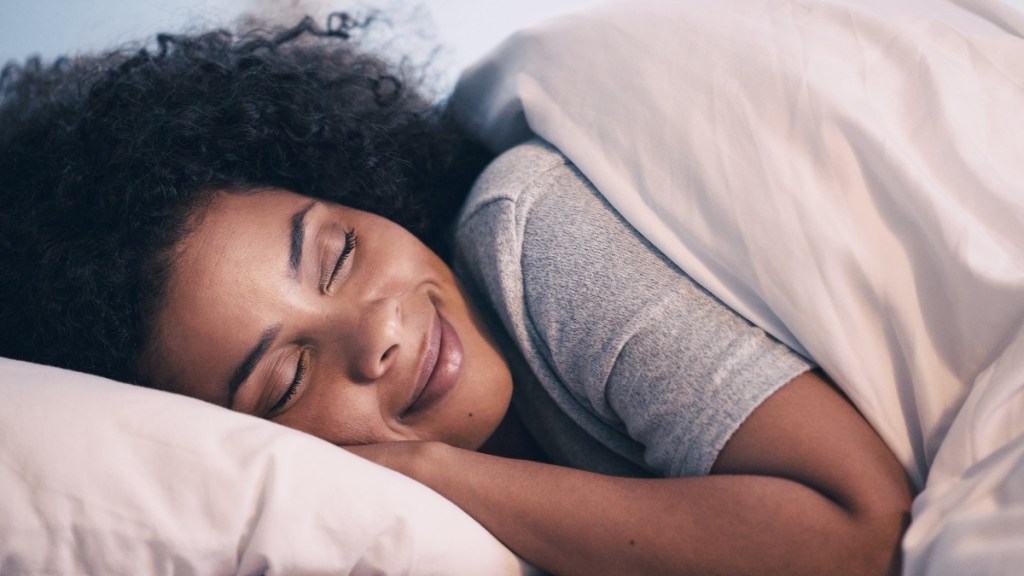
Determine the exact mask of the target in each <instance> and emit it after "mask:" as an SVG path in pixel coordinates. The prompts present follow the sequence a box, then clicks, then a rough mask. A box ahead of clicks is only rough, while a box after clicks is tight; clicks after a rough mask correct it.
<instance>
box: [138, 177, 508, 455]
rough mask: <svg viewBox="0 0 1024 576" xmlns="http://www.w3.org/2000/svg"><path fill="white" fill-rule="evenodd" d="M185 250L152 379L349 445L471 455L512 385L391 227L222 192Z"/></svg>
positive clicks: (453, 299) (472, 324) (463, 312)
mask: <svg viewBox="0 0 1024 576" xmlns="http://www.w3.org/2000/svg"><path fill="white" fill-rule="evenodd" d="M194 223H195V227H194V229H193V231H192V232H190V233H189V235H188V236H187V237H186V238H185V239H184V240H183V241H182V242H181V244H179V246H178V253H177V259H176V261H175V263H174V266H173V269H172V274H171V278H170V282H169V285H168V295H167V301H166V306H165V307H164V309H163V310H162V311H161V313H160V314H159V316H158V318H157V326H156V331H155V338H154V343H155V346H154V347H153V348H152V349H153V350H156V351H157V353H156V354H152V353H151V354H150V356H151V357H152V360H151V361H150V362H148V363H147V368H146V370H145V371H147V372H149V374H147V375H148V376H150V378H149V379H150V380H155V384H156V385H158V386H161V387H164V388H168V389H171V390H173V391H175V392H180V393H184V394H187V395H189V396H194V397H197V398H201V399H203V400H207V401H210V402H213V403H216V404H220V405H222V406H227V407H230V408H232V409H234V410H238V411H241V412H245V413H248V414H254V415H257V416H261V417H265V418H269V419H271V420H274V421H275V422H279V423H281V424H284V425H286V426H290V427H293V428H297V429H299V430H303V431H306V432H309V433H311V434H314V435H316V436H319V437H321V438H324V439H325V440H328V441H330V442H334V443H335V444H340V445H351V444H365V443H373V442H384V441H393V440H439V441H442V442H446V443H449V444H452V445H455V446H460V447H464V448H470V449H476V448H479V447H480V445H481V444H482V443H483V442H484V441H485V440H486V439H487V438H488V437H489V436H490V435H491V433H492V432H493V431H494V430H495V428H496V427H497V425H498V423H499V422H500V421H501V419H502V417H503V416H504V415H505V412H506V410H507V409H508V404H509V399H510V396H511V390H512V380H511V375H510V374H509V370H508V367H507V364H506V362H505V360H504V359H503V357H502V356H501V354H500V353H499V352H498V348H497V347H496V345H495V343H494V342H493V341H492V339H491V338H490V337H489V335H488V334H487V333H486V332H485V330H484V327H483V324H482V323H481V321H480V320H479V319H478V317H477V316H476V315H475V313H474V311H473V309H472V307H471V305H470V303H469V302H468V300H467V299H466V297H465V295H464V294H463V292H462V291H461V289H460V287H459V285H458V283H457V282H456V280H455V277H454V276H453V274H452V272H451V270H450V269H449V268H448V266H446V265H445V264H444V262H442V261H441V259H440V258H438V257H437V256H436V255H435V254H434V253H433V252H432V251H431V250H430V249H428V248H427V247H426V246H424V245H423V244H422V243H421V242H420V241H419V240H418V239H417V238H416V237H414V236H413V235H412V234H410V233H409V232H407V231H406V230H405V229H403V228H402V227H400V226H398V225H397V224H395V223H393V222H391V221H389V220H386V219H384V218H381V217H378V216H375V215H373V214H369V213H366V212H361V211H359V210H354V209H351V208H346V207H344V206H339V205H336V204H330V203H327V202H323V201H316V200H312V199H310V198H307V197H305V196H300V195H298V194H294V193H291V192H287V191H284V190H268V191H261V192H256V193H250V194H244V195H243V194H231V193H218V194H217V195H216V196H215V198H214V200H213V201H212V203H211V204H210V206H209V207H208V208H207V209H205V210H203V211H202V213H201V215H200V216H199V217H198V218H196V219H195V221H194Z"/></svg>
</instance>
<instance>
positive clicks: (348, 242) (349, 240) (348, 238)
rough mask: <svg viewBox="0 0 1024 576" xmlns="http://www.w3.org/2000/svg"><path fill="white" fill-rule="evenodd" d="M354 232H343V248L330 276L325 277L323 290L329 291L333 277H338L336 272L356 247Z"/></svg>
mask: <svg viewBox="0 0 1024 576" xmlns="http://www.w3.org/2000/svg"><path fill="white" fill-rule="evenodd" d="M356 240H357V238H356V231H355V230H346V231H345V247H344V248H342V250H341V254H340V255H339V256H338V261H337V262H335V264H334V269H332V270H331V274H330V276H328V277H327V283H326V284H325V285H324V290H325V291H327V290H330V289H331V285H332V284H333V283H334V278H335V276H337V275H338V270H341V267H342V266H344V265H345V261H346V260H348V257H349V255H350V254H351V253H352V251H353V250H355V247H356Z"/></svg>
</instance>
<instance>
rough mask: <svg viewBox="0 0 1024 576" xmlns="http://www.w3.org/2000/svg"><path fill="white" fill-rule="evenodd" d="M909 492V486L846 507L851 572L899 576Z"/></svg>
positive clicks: (908, 514)
mask: <svg viewBox="0 0 1024 576" xmlns="http://www.w3.org/2000/svg"><path fill="white" fill-rule="evenodd" d="M911 503H912V493H911V491H910V490H909V486H908V489H907V490H905V491H899V493H896V494H890V495H888V496H887V497H881V498H880V497H879V495H874V498H873V501H872V502H868V503H866V504H861V505H858V506H856V507H854V508H852V509H848V514H849V518H850V522H851V528H852V535H851V536H852V537H851V538H850V540H849V542H848V545H849V548H848V550H849V558H848V563H847V566H850V567H851V568H852V569H851V570H850V571H849V572H850V573H851V574H865V575H868V574H877V575H879V576H882V575H884V576H898V575H899V574H900V573H901V569H902V542H903V536H904V534H905V533H906V530H907V526H908V525H909V523H910V508H911Z"/></svg>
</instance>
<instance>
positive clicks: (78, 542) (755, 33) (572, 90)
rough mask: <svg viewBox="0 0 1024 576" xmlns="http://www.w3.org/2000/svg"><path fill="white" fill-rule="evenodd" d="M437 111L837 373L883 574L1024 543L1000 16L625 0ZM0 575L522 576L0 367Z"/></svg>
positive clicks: (233, 423)
mask: <svg viewBox="0 0 1024 576" xmlns="http://www.w3.org/2000/svg"><path fill="white" fill-rule="evenodd" d="M452 106H453V107H454V108H455V109H456V110H457V111H458V113H459V114H460V115H461V117H462V118H463V119H464V120H465V121H466V123H467V124H468V125H469V126H471V127H472V128H473V129H474V130H475V131H476V133H477V134H478V135H479V136H481V137H482V138H484V139H485V140H487V141H488V143H489V144H490V145H491V146H492V147H493V148H494V149H495V150H496V151H500V150H503V149H507V148H509V147H511V146H513V145H515V144H516V143H518V142H520V141H523V140H525V139H527V138H530V137H533V136H534V135H536V136H540V137H541V138H544V139H545V140H547V141H549V142H551V143H552V144H554V145H555V146H557V147H558V148H559V149H560V150H562V151H563V152H564V153H565V154H566V155H567V156H568V157H569V158H570V159H571V160H572V161H573V162H574V163H575V164H576V165H577V166H579V168H580V169H581V170H582V171H583V173H584V174H585V175H586V176H587V177H588V178H589V179H590V180H591V181H593V182H594V183H595V185H596V186H597V187H598V188H599V190H600V191H601V192H602V194H604V195H605V196H606V197H607V198H608V199H609V201H610V202H611V203H612V204H613V205H614V206H615V207H616V208H617V209H618V210H619V211H620V212H621V213H622V214H623V215H624V216H625V217H626V218H627V219H628V220H629V221H630V222H631V223H632V224H633V225H634V226H635V227H636V228H637V229H638V230H640V231H641V232H642V233H643V234H644V235H645V236H647V237H648V238H649V239H650V240H651V241H652V242H653V243H655V244H656V245H657V246H658V247H659V248H660V249H661V250H662V251H663V252H664V253H665V254H666V255H668V256H669V257H670V258H672V259H673V260H674V261H675V262H676V263H677V264H678V265H679V266H680V267H682V268H683V269H684V270H686V271H687V272H688V273H689V274H690V275H691V276H693V277H694V278H695V279H697V280H698V281H699V282H700V283H702V284H703V285H704V286H705V287H706V288H708V289H709V290H710V291H712V292H713V293H714V294H716V295H717V296H718V297H719V298H720V299H722V300H723V301H725V302H726V303H727V304H729V305H730V306H732V307H733V308H735V309H736V310H737V311H739V312H740V313H742V314H743V315H745V316H746V317H747V318H749V319H750V320H751V321H753V322H755V323H757V324H759V325H761V326H762V327H764V328H765V329H766V330H768V331H769V332H771V333H772V334H774V335H775V336H776V337H778V338H779V339H781V340H783V341H784V342H786V343H788V344H789V345H791V346H792V347H794V348H795V349H796V350H798V351H799V352H801V353H802V354H804V355H806V356H808V357H809V358H812V359H813V360H814V361H815V362H816V363H818V364H819V365H820V366H821V367H822V368H823V369H824V370H825V371H826V372H827V373H828V374H829V375H830V376H831V377H832V378H833V379H834V380H835V381H836V382H837V384H838V385H839V386H841V387H842V389H843V390H844V391H845V392H846V394H847V395H848V396H849V397H850V398H851V400H852V401H853V402H854V403H855V404H856V405H857V407H858V408H859V409H860V410H861V412H862V413H864V414H865V416H866V417H867V418H868V419H869V421H870V422H871V423H872V424H873V425H874V426H875V428H876V429H877V430H878V431H879V434H880V435H881V436H882V437H883V439H884V440H885V441H886V442H887V443H888V444H889V446H890V447H891V448H892V449H893V451H894V452H895V453H896V454H897V456H898V457H899V458H900V460H901V462H902V463H903V465H904V467H905V469H906V470H907V473H908V474H909V475H910V477H911V478H912V479H913V480H914V482H915V483H916V484H917V486H918V487H919V488H920V489H921V494H920V495H919V496H918V497H917V499H916V500H915V503H914V508H913V518H912V522H911V525H910V528H909V531H908V533H907V535H906V537H905V539H904V553H905V566H904V572H905V574H907V575H919V574H920V575H924V574H927V575H933V576H934V575H938V576H944V575H947V574H948V575H958V576H959V575H966V574H979V575H982V574H984V575H993V576H1003V575H1005V576H1009V575H1010V574H1016V573H1017V569H1018V567H1019V566H1020V565H1021V563H1022V562H1024V434H1022V431H1024V332H1022V326H1024V161H1022V160H1024V114H1021V113H1020V111H1021V110H1024V16H1022V15H1021V14H1020V13H1019V12H1017V11H1016V10H1015V9H1013V8H1011V7H1009V6H1008V5H1006V4H1003V3H1000V2H998V1H996V0H900V1H898V2H894V1H891V0H888V1H886V0H856V1H854V0H816V1H811V0H686V1H685V2H680V1H675V0H671V1H670V0H664V1H655V0H643V1H637V0H631V1H628V2H618V3H615V2H613V3H610V4H607V5H603V6H600V7H596V8H593V9H588V10H586V11H582V12H580V13H577V14H573V15H570V16H565V17H561V18H557V19H553V20H550V21H548V22H546V23H543V24H541V25H538V26H535V27H531V28H529V29H527V30H524V31H523V32H520V33H518V34H516V35H514V36H512V37H511V38H509V39H508V40H507V41H506V42H504V43H503V44H502V45H501V46H499V47H498V48H497V49H496V50H495V51H493V52H492V53H490V54H489V55H488V56H486V57H485V58H483V59H482V60H480V61H479V62H478V63H477V64H475V65H474V66H473V67H471V68H470V69H469V70H467V71H466V73H465V74H464V75H463V77H462V80H461V81H460V83H459V85H458V88H457V91H456V93H455V95H454V96H453V99H452ZM8 329H10V327H8ZM0 389H2V393H3V398H4V401H3V402H2V403H0V442H2V444H3V448H2V450H0V492H2V493H3V494H4V497H3V498H2V499H0V543H2V544H0V573H2V574H4V575H6V574H37V573H48V574H49V573H60V574H63V573H97V574H98V573H102V574H143V573H145V574H229V573H238V574H293V573H311V574H313V573H331V574H410V575H412V574H424V575H425V574H448V575H458V574H466V575H470V574H474V575H476V574H488V575H498V576H501V575H505V574H508V575H515V574H535V573H536V570H535V569H534V568H532V567H531V566H529V565H528V564H526V563H525V562H523V561H521V560H520V559H519V558H517V557H516V556H515V555H514V554H513V553H512V552H510V551H509V550H508V549H507V548H505V547H504V546H503V545H502V544H501V543H500V542H498V541H497V540H495V539H494V538H493V537H492V536H491V535H490V534H488V533H487V532H486V531H485V530H484V529H483V528H482V527H480V526H479V525H478V524H477V523H476V522H475V521H473V520H472V519H471V518H469V517H468V516H467V515H465V514H464V513H462V512H461V511H460V510H459V509H458V508H456V507H455V506H453V505H452V504H451V503H449V502H448V501H446V500H445V499H443V498H441V497H440V496H439V495H437V494H436V493H434V492H432V491H430V490H428V489H426V488H424V487H423V486H421V485H419V484H417V483H415V482H413V481H411V480H408V479H406V478H404V477H402V476H400V475H398V474H395V473H393V472H391V471H388V470H386V469H384V468H381V467H378V466H376V465H374V464H372V463H369V462H366V461H364V460H361V459H359V458H357V457H355V456H353V455H351V454H349V453H347V452H345V451H343V450H339V449H337V448H336V447H334V446H331V445H329V444H327V443H325V442H322V441H319V440H317V439H315V438H312V437H309V436H306V435H304V434H301V433H298V432H295V431H292V430H288V429H284V428H282V427H280V426H277V425H274V424H272V423H269V422H265V421H263V420H260V419H257V418H253V417H249V416H245V415H241V414H236V413H232V412H228V411H226V410H223V409H220V408H217V407H214V406H211V405H207V404H204V403H202V402H199V401H197V400H193V399H189V398H184V397H178V396H173V395H170V394H166V393H162V392H158V391H153V390H145V389H140V388H136V387H130V386H125V385H123V384H120V383H116V382H111V381H108V380H103V379H100V378H96V377H93V376H89V375H85V374H79V373H73V372H68V371H63V370H58V369H56V368H51V367H46V366H38V365H32V364H27V363H24V362H18V361H14V360H6V359H0Z"/></svg>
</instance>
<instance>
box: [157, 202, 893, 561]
mask: <svg viewBox="0 0 1024 576" xmlns="http://www.w3.org/2000/svg"><path fill="white" fill-rule="evenodd" d="M297 222H301V224H302V226H297V224H296V223H297ZM192 226H193V229H192V230H191V232H190V233H189V234H188V236H186V238H185V240H184V241H183V242H182V243H181V244H180V245H179V246H178V250H177V254H176V260H175V265H174V273H173V274H172V276H171V281H170V285H169V292H168V299H167V302H168V305H167V306H166V307H165V308H164V309H163V311H162V313H161V314H160V318H159V323H158V327H159V330H158V332H157V338H156V344H157V349H158V350H161V352H162V353H161V356H160V360H159V362H155V363H153V365H152V366H150V367H149V368H150V369H151V370H152V371H153V374H154V375H161V376H162V378H163V384H164V386H165V387H168V388H170V389H173V390H175V391H178V392H182V393H185V394H188V395H191V396H196V397H199V398H203V399H206V400H208V401H211V402H215V403H218V404H221V405H225V406H230V407H231V408H233V409H236V410H240V411H243V412H248V413H252V414H256V415H260V416H266V417H270V418H271V419H272V420H275V421H278V422H280V423H282V424H285V425H288V426H292V427H294V428H298V429H300V430H304V431H307V432H310V433H312V434H315V435H317V436H320V437H322V438H325V439H327V440H329V441H331V442H334V443H336V444H339V445H344V446H348V448H349V449H350V450H352V451H353V452H355V453H357V454H360V455H362V456H363V457H366V458H368V459H371V460H373V461H376V462H378V463H380V464H383V465H385V466H388V467H390V468H392V469H395V470H397V471H399V472H402V473H403V474H406V475H408V476H410V477H412V478H414V479H416V480H419V481H420V482H423V483H424V484H426V485H427V486H429V487H431V488H433V489H434V490H436V491H438V492H439V493H441V494H442V495H444V496H446V497H447V498H448V499H450V500H452V501H453V502H454V503H455V504H457V505H458V506H460V507H462V508H463V509H464V510H466V511H467V512H468V513H469V514H470V515H471V516H473V517H474V518H476V519H477V520H478V521H479V522H481V523H482V524H483V525H484V526H485V527H486V528H487V529H488V530H490V531H491V532H492V533H493V534H495V535H496V536H497V537H498V538H499V539H500V540H502V541H503V542H504V543H505V544H506V545H507V546H509V548H511V549H512V550H513V551H515V552H516V553H518V554H520V555H521V556H522V557H523V558H525V559H526V560H528V561H529V562H531V563H533V564H535V565H537V566H539V567H541V568H543V569H544V570H546V571H548V572H551V573H553V574H567V575H568V574H581V575H594V574H732V575H737V574H752V575H753V574H757V575H763V574H786V575H799V574H850V575H858V576H863V575H873V574H878V575H882V574H898V572H899V566H900V561H899V542H900V537H901V535H902V533H903V530H904V529H905V526H906V524H907V521H908V517H909V508H910V502H911V497H912V488H911V486H910V483H909V481H908V479H907V477H906V475H905V474H904V472H903V469H902V467H901V466H900V465H899V463H898V462H897V461H896V459H895V457H894V456H893V455H892V453H891V452H890V451H889V450H888V448H887V447H886V446H885V444H884V443H883V442H882V441H881V439H880V438H879V437H878V436H877V434H875V432H874V431H873V430H872V428H871V427H870V426H869V425H868V424H867V422H866V421H865V420H864V419H863V417H862V416H861V415H860V414H859V413H858V412H857V410H856V409H855V408H854V407H853V406H852V405H851V404H850V403H849V401H848V400H847V399H846V398H845V397H843V396H842V394H840V393H839V392H838V391H837V390H836V389H835V388H834V387H833V386H831V385H830V384H829V383H828V382H827V381H825V380H824V379H822V378H821V377H819V376H818V375H817V374H814V373H805V374H803V375H801V376H799V377H797V378H795V379H794V380H792V381H791V382H789V383H788V384H786V385H785V386H783V387H782V388H781V389H780V390H779V391H777V392H776V393H775V394H774V395H772V396H771V397H770V398H769V399H768V400H767V401H765V402H764V403H763V404H762V405H761V406H760V407H758V408H757V409H756V410H755V411H754V412H753V414H752V415H751V416H750V417H749V418H748V419H747V420H746V421H745V422H744V423H743V424H742V425H741V426H740V428H739V429H738V431H737V432H736V433H735V434H734V435H733V437H732V438H731V439H730V440H729V442H728V443H727V444H726V446H725V448H724V449H723V450H722V452H721V453H720V455H719V458H718V459H717V461H716V463H715V465H714V468H713V470H712V474H711V475H709V476H705V477H693V478H663V479H636V478H617V477H609V476H603V475H598V474H593V473H589V472H585V471H580V470H575V469H570V468H565V467H561V466H556V465H551V464H547V463H542V462H536V461H530V460H523V459H518V458H509V457H506V456H507V455H508V451H509V450H510V448H509V447H511V446H520V447H521V446H523V445H528V442H527V443H524V442H522V440H524V437H523V435H524V432H523V431H522V428H521V427H519V426H518V425H517V424H518V422H517V420H516V414H515V413H514V411H511V410H509V397H510V394H511V387H512V379H511V375H510V370H509V366H508V364H507V362H506V360H505V359H504V358H503V356H502V355H501V354H500V353H499V349H498V347H497V346H496V345H495V340H494V339H493V338H492V337H491V336H490V335H489V334H488V333H487V332H486V331H485V330H484V329H483V328H482V324H481V323H480V322H479V321H478V319H477V317H476V315H475V314H474V312H473V310H472V307H471V305H470V303H469V302H468V300H467V299H466V297H465V296H464V294H463V293H462V291H461V290H460V289H459V286H458V283H457V282H456V280H455V278H454V277H453V276H452V273H451V271H450V270H449V269H448V267H447V266H446V265H445V264H444V263H443V262H442V261H441V260H440V259H439V258H437V256H435V255H434V254H433V253H432V252H431V251H430V250H429V249H427V248H426V247H425V246H423V244H421V243H420V242H419V241H418V240H416V239H415V238H414V237H413V236H411V235H410V234H409V233H408V232H405V230H404V229H402V228H401V227H399V226H397V225H395V224H393V223H392V222H390V221H388V220H385V219H383V218H380V217H377V216H373V215H371V214H369V213H366V212H360V211H357V210H352V209H350V208H346V207H343V206H339V205H334V204H329V203H324V202H313V201H312V200H311V199H309V198H307V197H304V196H301V195H297V194H293V193H290V192H286V191H283V190H266V191H260V192H256V193H253V194H245V195H242V194H229V193H221V194H217V195H216V196H215V197H214V199H213V201H212V202H211V204H210V205H209V206H208V207H206V208H205V209H204V210H202V211H201V213H200V214H199V215H198V216H197V218H196V219H195V222H193V224H192ZM353 230H354V231H355V233H356V240H355V241H354V243H351V242H349V243H347V242H346V233H348V232H350V231H353ZM297 232H301V233H297ZM293 237H294V239H293ZM297 244H298V245H301V246H302V255H301V258H296V257H295V252H296V248H295V246H296V245H297ZM347 244H351V246H349V247H348V254H347V257H346V258H344V259H342V264H341V265H340V267H337V270H338V272H337V274H336V276H335V278H334V280H333V281H329V278H330V277H331V274H332V271H333V270H334V269H335V267H336V266H337V262H338V261H339V256H340V254H342V253H344V252H345V251H346V245H347ZM293 262H294V268H295V269H294V270H293V269H292V268H293V264H292V263H293ZM437 318H445V319H447V321H448V322H449V323H450V325H451V327H452V330H453V331H454V332H455V333H457V335H458V339H459V341H460V342H461V350H462V354H461V356H460V355H458V354H450V353H449V354H448V355H447V356H445V354H443V353H441V354H440V356H441V357H443V358H444V360H443V361H439V362H437V363H431V362H427V364H428V365H431V366H441V368H437V369H436V370H442V371H443V370H447V369H448V368H451V366H454V365H457V367H458V370H450V371H449V372H450V373H454V374H457V378H454V380H453V382H454V385H453V386H451V387H450V389H449V390H447V392H446V393H444V394H441V395H439V396H437V397H436V401H435V402H434V403H432V404H429V405H428V406H427V407H426V408H424V409H420V410H414V411H412V412H411V413H410V412H409V410H408V406H409V404H410V402H411V399H412V398H414V397H415V396H416V394H417V392H416V390H417V384H416V382H418V381H422V379H423V377H422V374H423V371H422V370H421V366H422V365H424V360H423V359H424V357H429V354H427V353H426V352H425V350H428V349H430V348H431V344H429V342H431V336H430V335H431V334H437V333H438V330H437V329H436V328H434V326H435V323H436V322H437ZM268 329H270V330H269V332H268ZM268 333H270V334H272V335H273V337H272V338H269V339H268V345H267V346H266V351H265V353H264V354H263V355H262V356H261V359H260V360H259V361H258V362H255V363H254V368H253V370H252V373H251V374H250V375H249V376H248V377H247V378H245V379H244V381H243V382H242V384H241V385H240V386H239V387H238V389H237V393H236V394H235V397H234V401H233V402H231V401H230V400H229V396H230V395H229V392H228V389H229V386H228V382H230V381H231V379H232V374H234V373H235V372H236V370H237V368H236V367H237V366H238V365H239V364H241V363H242V359H243V358H245V357H246V355H247V353H248V352H249V351H250V350H252V349H253V347H254V343H256V342H258V341H259V340H260V338H261V335H264V334H268ZM451 340H452V337H451V336H450V335H449V336H447V339H446V341H448V342H449V343H450V341H451ZM452 348H453V347H452V346H450V345H446V344H442V345H440V346H439V347H437V349H439V350H446V349H447V350H448V351H449V352H450V351H451V349H452ZM456 348H457V347H456ZM302 361H307V362H308V363H307V364H305V368H303V369H299V368H297V366H298V365H299V363H300V362H302ZM445 366H447V367H448V368H445ZM297 372H299V373H301V375H302V378H301V381H302V382H301V384H299V385H298V386H297V388H296V391H295V393H294V394H293V395H291V396H290V398H289V399H288V400H287V402H285V403H284V404H283V408H272V407H273V406H274V405H275V404H277V403H278V402H279V400H280V398H281V397H282V396H285V395H286V392H285V391H286V390H287V389H288V388H289V385H290V383H292V382H293V381H294V380H295V377H296V373H297ZM495 430H497V431H498V432H497V433H495ZM481 447H483V449H484V452H481V451H477V449H479V448H481ZM485 452H492V453H485ZM499 454H505V456H503V455H499Z"/></svg>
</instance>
